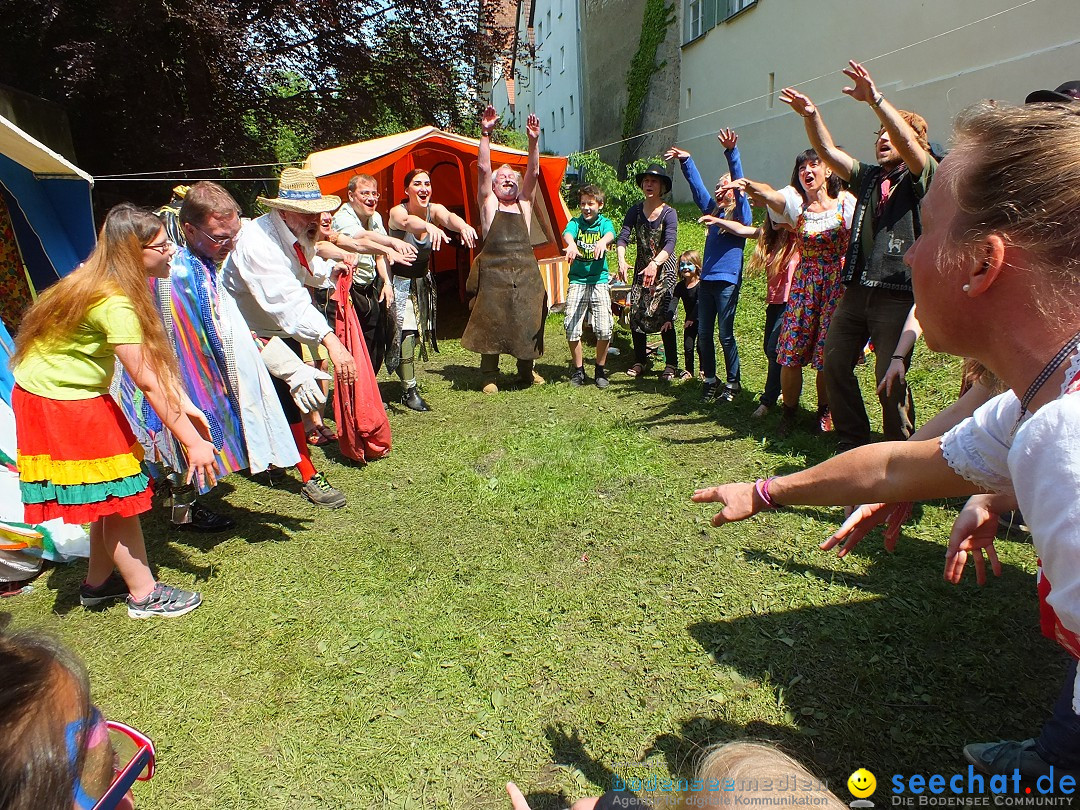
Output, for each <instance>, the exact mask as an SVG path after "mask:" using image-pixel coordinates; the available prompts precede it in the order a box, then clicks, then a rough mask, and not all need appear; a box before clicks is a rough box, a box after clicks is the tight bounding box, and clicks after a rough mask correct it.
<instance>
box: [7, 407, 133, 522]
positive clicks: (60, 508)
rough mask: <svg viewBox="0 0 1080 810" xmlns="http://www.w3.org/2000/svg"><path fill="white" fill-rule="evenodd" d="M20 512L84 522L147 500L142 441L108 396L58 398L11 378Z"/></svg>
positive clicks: (37, 518) (29, 518) (128, 512)
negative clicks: (17, 448)
mask: <svg viewBox="0 0 1080 810" xmlns="http://www.w3.org/2000/svg"><path fill="white" fill-rule="evenodd" d="M11 405H12V409H13V410H14V411H15V430H16V434H17V436H18V444H19V454H18V459H17V464H18V468H19V488H20V490H21V491H22V500H23V505H24V515H25V517H24V519H25V521H26V522H27V523H41V522H42V521H46V520H50V519H52V518H61V519H62V520H63V521H64V522H65V523H92V522H93V521H95V520H97V519H98V518H102V517H105V516H107V515H120V516H122V517H131V516H132V515H138V514H140V513H141V512H145V511H146V510H147V509H149V508H150V498H151V488H150V479H149V478H147V476H146V473H145V472H144V471H143V467H142V462H141V460H142V447H141V446H140V445H139V443H138V442H137V441H136V440H135V436H134V434H133V433H132V432H131V428H130V427H129V425H128V423H127V420H126V419H125V418H124V414H123V412H121V410H120V408H119V406H117V404H116V403H115V402H114V401H113V399H112V397H110V396H108V395H105V396H100V397H94V398H92V399H77V400H60V399H48V398H47V397H40V396H37V395H36V394H31V393H30V392H29V391H26V390H24V389H23V388H20V387H19V386H15V389H14V391H12V395H11Z"/></svg>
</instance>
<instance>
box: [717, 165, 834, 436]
mask: <svg viewBox="0 0 1080 810" xmlns="http://www.w3.org/2000/svg"><path fill="white" fill-rule="evenodd" d="M729 185H730V187H731V188H739V189H742V190H744V191H745V192H746V193H747V195H748V196H749V197H750V199H751V200H752V201H754V203H755V204H757V205H765V206H767V207H768V208H769V210H770V212H771V214H770V216H774V217H775V219H776V220H777V221H778V222H780V223H782V224H786V225H789V226H790V227H792V228H794V230H795V247H796V249H797V250H798V252H799V257H800V258H799V266H798V267H797V268H796V270H795V274H794V275H793V277H792V280H791V290H790V292H789V295H788V304H787V309H786V310H785V311H784V317H783V321H782V322H781V326H780V340H779V344H778V346H777V362H778V363H779V364H780V367H781V368H780V388H781V392H782V401H783V415H782V416H781V419H780V435H782V436H783V435H787V434H788V433H790V432H791V430H792V429H793V428H794V427H795V421H796V417H797V415H798V408H799V396H800V394H801V393H802V383H803V379H802V370H803V367H804V366H808V365H809V366H813V367H814V369H816V370H817V398H818V407H817V423H818V428H819V429H820V430H822V431H825V430H829V429H830V428H831V418H830V417H829V405H828V399H827V397H826V394H825V380H824V377H823V376H822V374H821V369H822V365H823V359H824V349H825V335H826V334H827V333H828V331H829V321H830V319H831V318H832V314H833V310H835V309H836V305H837V303H838V302H839V301H840V296H841V295H843V293H844V288H843V285H842V284H841V282H840V271H841V269H843V266H844V254H845V253H846V252H847V246H848V238H849V236H850V235H851V216H852V214H853V213H854V211H855V198H854V197H852V196H851V195H850V194H848V193H846V192H841V190H840V178H838V177H837V176H836V175H834V174H833V173H832V170H830V169H829V168H828V167H827V166H826V165H825V163H824V162H823V161H822V160H821V159H820V158H819V157H818V154H817V152H815V151H814V150H813V149H807V150H806V151H805V152H803V153H802V154H800V155H799V156H798V157H797V158H796V159H795V168H794V170H793V171H792V173H791V188H789V189H787V190H785V191H787V193H784V191H777V190H776V189H774V188H772V187H771V186H769V185H768V184H766V183H759V182H755V181H753V180H745V179H744V180H732V181H731V183H730V184H729Z"/></svg>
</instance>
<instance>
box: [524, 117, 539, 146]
mask: <svg viewBox="0 0 1080 810" xmlns="http://www.w3.org/2000/svg"><path fill="white" fill-rule="evenodd" d="M525 134H526V135H528V136H529V140H530V141H536V140H539V138H540V119H539V118H537V117H536V113H529V117H528V119H527V120H526V121H525Z"/></svg>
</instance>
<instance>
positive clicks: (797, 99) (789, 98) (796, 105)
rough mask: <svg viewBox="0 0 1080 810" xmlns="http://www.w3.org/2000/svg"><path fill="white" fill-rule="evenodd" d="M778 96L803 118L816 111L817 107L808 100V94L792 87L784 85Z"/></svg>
mask: <svg viewBox="0 0 1080 810" xmlns="http://www.w3.org/2000/svg"><path fill="white" fill-rule="evenodd" d="M779 98H780V101H782V102H783V103H784V104H787V105H788V106H789V107H791V109H793V110H794V111H795V112H797V113H798V114H799V115H801V116H802V117H803V118H809V117H810V116H811V115H813V114H814V113H815V112H816V111H817V107H815V106H814V102H812V101H811V100H810V96H808V95H806V94H804V93H800V92H799V91H798V90H796V89H795V88H794V87H785V88H784V89H783V90H781V91H780V96H779Z"/></svg>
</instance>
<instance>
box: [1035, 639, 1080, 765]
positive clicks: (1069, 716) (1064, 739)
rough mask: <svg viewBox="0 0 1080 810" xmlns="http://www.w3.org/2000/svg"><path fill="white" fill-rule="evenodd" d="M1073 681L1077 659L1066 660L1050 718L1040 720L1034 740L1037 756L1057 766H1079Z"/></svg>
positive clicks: (1079, 719) (1079, 735) (1079, 723)
mask: <svg viewBox="0 0 1080 810" xmlns="http://www.w3.org/2000/svg"><path fill="white" fill-rule="evenodd" d="M1075 681H1076V660H1075V659H1074V660H1073V661H1072V663H1071V664H1069V670H1068V672H1067V673H1066V675H1065V684H1064V686H1062V687H1061V694H1059V695H1058V699H1057V701H1056V702H1055V703H1054V711H1053V713H1052V714H1051V715H1050V719H1049V720H1047V721H1046V722H1045V723H1043V727H1042V732H1040V734H1039V737H1038V739H1037V740H1035V750H1036V751H1038V752H1039V756H1041V757H1042V758H1043V759H1045V760H1046V761H1047V762H1049V763H1050V764H1051V765H1056V766H1058V767H1059V768H1069V769H1076V768H1077V767H1080V717H1077V716H1076V712H1074V711H1073V708H1072V697H1073V684H1074V683H1075Z"/></svg>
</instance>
